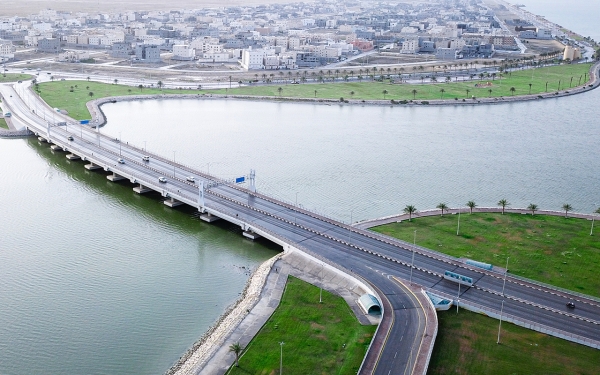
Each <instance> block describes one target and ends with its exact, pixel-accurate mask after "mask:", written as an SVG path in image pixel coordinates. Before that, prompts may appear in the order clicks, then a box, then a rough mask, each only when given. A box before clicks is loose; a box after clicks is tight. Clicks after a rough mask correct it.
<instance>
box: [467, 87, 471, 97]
mask: <svg viewBox="0 0 600 375" xmlns="http://www.w3.org/2000/svg"><path fill="white" fill-rule="evenodd" d="M470 92H471V90H469V89H467V98H468V97H469V93H470Z"/></svg>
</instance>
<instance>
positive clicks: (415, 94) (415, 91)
mask: <svg viewBox="0 0 600 375" xmlns="http://www.w3.org/2000/svg"><path fill="white" fill-rule="evenodd" d="M417 92H418V91H417V90H416V89H413V90H412V94H413V100H414V99H416V98H417Z"/></svg>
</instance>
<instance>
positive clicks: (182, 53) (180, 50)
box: [173, 44, 196, 61]
mask: <svg viewBox="0 0 600 375" xmlns="http://www.w3.org/2000/svg"><path fill="white" fill-rule="evenodd" d="M194 57H196V52H195V50H194V49H193V48H190V46H188V45H182V44H176V45H174V46H173V60H178V61H191V60H193V59H194Z"/></svg>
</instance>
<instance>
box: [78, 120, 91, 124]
mask: <svg viewBox="0 0 600 375" xmlns="http://www.w3.org/2000/svg"><path fill="white" fill-rule="evenodd" d="M79 123H80V124H81V125H87V124H89V123H90V120H80V121H79Z"/></svg>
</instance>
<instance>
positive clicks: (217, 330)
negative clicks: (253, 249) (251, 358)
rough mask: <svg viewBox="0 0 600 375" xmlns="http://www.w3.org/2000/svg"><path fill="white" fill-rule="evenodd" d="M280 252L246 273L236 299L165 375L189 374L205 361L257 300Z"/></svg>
mask: <svg viewBox="0 0 600 375" xmlns="http://www.w3.org/2000/svg"><path fill="white" fill-rule="evenodd" d="M280 257H281V254H278V255H276V256H274V257H273V258H271V259H269V260H267V261H266V262H264V263H262V264H261V265H260V266H259V267H258V268H257V269H256V270H255V271H254V272H253V273H252V275H251V276H250V278H249V279H248V283H247V284H246V287H245V288H244V290H243V291H242V294H241V296H240V298H239V299H238V300H237V301H236V302H235V303H234V304H233V305H231V306H230V307H228V308H227V309H226V310H225V312H224V313H223V314H222V315H221V316H220V317H219V319H218V320H217V321H216V322H215V323H214V324H213V325H212V326H211V327H210V328H209V329H208V330H207V331H206V332H205V333H204V334H203V335H202V337H200V339H199V340H198V341H196V342H195V343H194V345H192V347H191V348H190V349H188V351H187V352H186V353H185V354H184V355H182V356H181V357H180V358H179V360H177V362H176V363H175V364H174V365H173V366H172V367H171V368H170V369H169V370H168V371H167V372H166V373H165V375H192V374H194V370H195V369H197V368H199V367H200V366H202V365H203V364H204V363H205V362H206V361H208V360H209V359H210V358H211V357H212V355H213V354H214V353H215V352H216V351H217V349H218V348H219V347H220V346H221V345H222V344H223V342H224V341H225V339H226V338H227V337H228V336H229V334H230V333H231V331H232V330H233V329H234V328H235V327H236V326H237V325H238V324H239V323H240V322H241V321H242V319H244V317H245V316H246V315H247V314H248V313H249V312H250V310H251V309H252V308H253V307H254V305H255V304H256V303H257V302H258V300H259V298H260V295H261V291H262V288H263V285H264V283H265V281H266V279H267V276H268V275H269V273H270V272H271V267H272V266H273V264H274V263H275V262H276V261H277V260H278V259H279V258H280Z"/></svg>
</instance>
